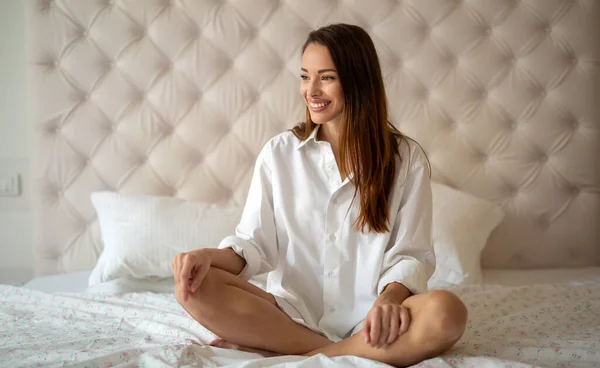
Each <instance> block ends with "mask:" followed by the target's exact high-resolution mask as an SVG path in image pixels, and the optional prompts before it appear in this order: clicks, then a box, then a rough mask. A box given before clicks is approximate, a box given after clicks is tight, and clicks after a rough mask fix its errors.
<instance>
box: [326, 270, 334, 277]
mask: <svg viewBox="0 0 600 368" xmlns="http://www.w3.org/2000/svg"><path fill="white" fill-rule="evenodd" d="M327 276H329V277H333V276H335V273H333V271H330V272H329V273H328V274H327Z"/></svg>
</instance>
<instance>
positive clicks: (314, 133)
mask: <svg viewBox="0 0 600 368" xmlns="http://www.w3.org/2000/svg"><path fill="white" fill-rule="evenodd" d="M320 127H321V126H320V125H317V126H315V127H314V128H313V130H312V132H310V135H309V136H308V138H306V139H305V140H303V141H302V142H300V144H299V145H298V148H297V149H301V148H302V147H304V146H305V145H306V143H308V141H311V140H312V141H315V142H317V133H318V132H319V128H320Z"/></svg>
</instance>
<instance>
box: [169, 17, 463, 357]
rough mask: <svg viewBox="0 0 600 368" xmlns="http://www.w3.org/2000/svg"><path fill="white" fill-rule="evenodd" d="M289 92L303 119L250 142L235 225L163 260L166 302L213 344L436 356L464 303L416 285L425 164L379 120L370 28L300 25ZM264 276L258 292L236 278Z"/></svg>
mask: <svg viewBox="0 0 600 368" xmlns="http://www.w3.org/2000/svg"><path fill="white" fill-rule="evenodd" d="M300 92H301V95H302V97H303V99H304V102H305V103H306V122H305V123H302V124H300V125H298V126H296V127H295V128H294V129H292V131H289V132H285V133H282V134H280V135H278V136H276V137H274V138H272V139H271V140H270V141H269V142H267V144H266V145H265V146H264V148H263V149H262V151H261V152H260V154H259V156H258V158H257V161H256V165H255V171H254V176H253V179H252V184H251V186H250V191H249V194H248V199H247V202H246V206H245V208H244V212H243V215H242V218H241V221H240V224H239V226H238V227H237V229H236V235H235V236H231V237H228V238H226V239H224V240H223V241H222V242H221V244H220V245H219V247H218V249H200V250H197V251H194V252H190V253H185V254H180V255H178V256H177V257H176V258H175V259H174V260H173V264H172V267H173V273H174V275H175V280H176V283H177V287H176V292H175V294H176V298H177V300H178V301H179V303H180V304H181V305H182V306H183V307H184V308H185V309H186V310H187V311H188V313H190V315H191V316H192V317H193V318H195V319H196V320H197V321H198V322H199V323H201V324H202V325H204V326H205V327H206V328H208V329H210V330H211V331H213V332H214V333H215V334H216V335H218V336H219V337H220V338H221V339H219V340H216V341H214V342H213V343H212V345H214V346H218V347H224V348H235V349H241V350H247V351H256V352H260V353H262V354H264V355H274V354H306V355H313V354H319V353H322V354H325V355H328V356H338V355H356V356H360V357H364V358H369V359H373V360H377V361H381V362H385V363H388V364H393V365H398V366H407V365H411V364H415V363H417V362H419V361H421V360H424V359H427V358H431V357H434V356H436V355H438V354H440V353H442V352H444V351H445V350H447V349H449V348H450V347H452V346H453V345H454V344H455V343H456V341H458V339H459V338H460V337H461V336H462V333H463V332H464V328H465V324H466V314H467V313H466V309H465V307H464V305H463V304H462V302H461V301H460V300H459V299H458V298H457V297H456V296H454V295H453V294H451V293H449V292H443V291H435V292H427V280H428V278H429V277H430V276H431V275H432V273H433V269H434V264H435V257H434V253H433V248H432V241H431V216H432V214H431V211H432V210H431V186H430V181H429V176H430V175H429V167H428V162H427V159H426V156H425V154H424V152H423V151H422V150H421V148H420V147H419V145H417V144H416V143H415V142H414V141H411V140H410V139H408V138H406V137H404V136H402V135H401V134H400V132H398V131H397V130H396V129H395V128H394V127H393V126H392V125H391V124H390V123H389V122H388V120H387V106H386V95H385V89H384V85H383V80H382V76H381V69H380V66H379V61H378V58H377V53H376V50H375V47H374V45H373V42H372V40H371V38H370V37H369V35H368V34H367V33H366V32H365V31H364V30H363V29H361V28H360V27H357V26H351V25H345V24H337V25H331V26H328V27H324V28H321V29H319V30H317V31H313V32H311V33H310V35H309V37H308V40H307V41H306V43H305V45H304V47H303V49H302V68H301V85H300ZM266 272H270V273H269V275H268V280H267V286H266V291H265V290H262V289H260V288H258V287H256V286H254V285H253V284H251V283H249V282H248V281H246V280H248V279H249V278H250V277H252V276H254V275H257V274H262V273H266Z"/></svg>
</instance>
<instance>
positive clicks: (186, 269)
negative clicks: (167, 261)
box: [171, 249, 212, 302]
mask: <svg viewBox="0 0 600 368" xmlns="http://www.w3.org/2000/svg"><path fill="white" fill-rule="evenodd" d="M211 263H212V260H211V256H210V252H208V251H207V250H206V249H198V250H195V251H192V252H188V253H181V254H178V255H177V256H176V257H175V258H174V259H173V262H172V263H171V268H172V269H173V276H174V277H175V283H176V284H177V285H179V286H180V287H181V289H182V290H183V301H184V302H187V300H188V296H189V294H190V293H193V292H195V291H196V290H197V289H198V288H199V287H200V285H201V284H202V281H203V280H204V277H206V274H207V273H208V270H209V269H210V265H211Z"/></svg>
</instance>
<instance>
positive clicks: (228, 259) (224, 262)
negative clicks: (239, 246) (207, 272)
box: [206, 248, 246, 275]
mask: <svg viewBox="0 0 600 368" xmlns="http://www.w3.org/2000/svg"><path fill="white" fill-rule="evenodd" d="M206 251H207V252H209V255H210V259H211V262H210V265H211V266H213V267H216V268H220V269H222V270H224V271H227V272H229V273H232V274H234V275H239V273H240V272H242V270H243V269H244V267H245V266H246V260H245V259H244V258H242V257H240V256H238V255H237V254H236V253H235V252H234V251H233V249H231V248H226V249H212V248H211V249H206Z"/></svg>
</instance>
